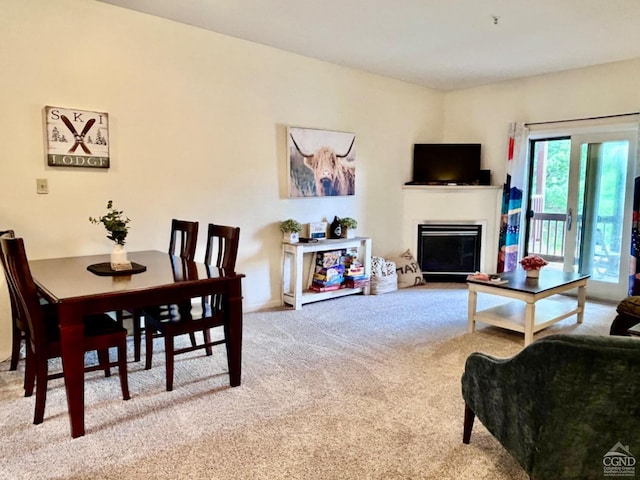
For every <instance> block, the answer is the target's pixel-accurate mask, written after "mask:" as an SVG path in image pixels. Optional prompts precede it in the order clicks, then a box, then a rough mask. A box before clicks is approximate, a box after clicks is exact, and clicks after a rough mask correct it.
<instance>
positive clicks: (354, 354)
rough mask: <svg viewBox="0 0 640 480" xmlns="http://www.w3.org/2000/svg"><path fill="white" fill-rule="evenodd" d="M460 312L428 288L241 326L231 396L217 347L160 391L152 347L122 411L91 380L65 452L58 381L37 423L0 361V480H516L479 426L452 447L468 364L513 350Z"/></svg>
mask: <svg viewBox="0 0 640 480" xmlns="http://www.w3.org/2000/svg"><path fill="white" fill-rule="evenodd" d="M479 297H480V298H479V305H480V307H484V306H487V305H490V304H493V303H496V302H497V301H500V300H499V299H498V298H496V297H491V296H485V295H480V296H479ZM466 309H467V291H466V288H465V286H464V285H461V284H431V285H430V286H426V287H414V288H411V289H406V290H401V291H398V292H395V293H390V294H385V295H379V296H369V297H364V296H351V297H345V298H341V299H335V300H330V301H326V302H319V303H315V304H310V305H305V306H304V307H303V309H302V310H300V311H292V310H288V309H276V310H273V311H268V312H260V313H251V314H246V315H245V326H244V337H245V338H244V351H243V375H242V386H240V387H237V388H229V387H228V376H227V375H226V362H225V359H224V353H223V352H224V350H223V349H218V350H217V351H216V352H215V353H214V355H213V357H210V358H207V357H204V356H202V355H201V354H199V353H194V354H193V355H192V356H191V357H188V358H187V357H185V356H184V355H183V356H182V358H181V359H180V360H179V361H178V362H177V365H176V380H175V387H174V388H175V390H174V391H173V392H166V391H165V390H164V368H163V364H164V359H163V347H162V345H161V343H158V346H157V349H156V356H155V357H154V360H155V363H154V368H153V369H152V370H150V371H145V370H144V368H143V362H140V363H130V364H129V366H130V371H129V383H130V388H131V394H132V398H131V400H129V401H127V402H124V401H122V400H121V399H120V397H119V395H120V392H119V383H118V378H117V376H115V375H114V376H112V377H111V378H103V377H101V376H100V375H99V373H97V372H94V373H93V374H91V375H90V377H89V379H88V381H87V382H86V415H85V418H86V420H85V421H86V428H87V434H86V435H85V436H84V437H81V438H78V439H73V440H72V439H71V438H70V435H69V422H68V416H67V414H66V400H65V395H64V388H63V384H62V380H55V381H53V382H51V383H50V389H49V394H48V398H47V408H46V412H45V421H44V423H43V424H42V425H37V426H36V425H33V424H32V423H31V421H32V416H33V405H34V400H33V398H24V397H23V396H22V376H23V371H22V370H18V372H9V371H8V367H9V365H8V362H4V363H1V364H0V436H1V437H2V442H0V478H2V479H5V478H6V479H41V478H47V479H125V478H126V479H132V478H136V479H138V478H139V479H182V478H184V479H229V480H232V479H233V480H237V479H318V480H319V479H358V480H361V479H385V480H389V479H456V480H463V479H469V480H472V479H473V480H478V479H486V480H503V479H504V480H507V479H509V480H514V479H526V478H527V476H526V475H525V474H524V472H523V471H522V469H521V468H520V467H519V466H518V465H517V464H516V463H515V461H514V460H513V459H512V458H511V456H510V455H509V454H508V453H506V452H505V451H504V450H503V449H502V448H501V447H500V445H499V444H498V443H497V442H496V441H495V439H494V438H493V437H492V436H491V435H490V434H489V433H488V432H487V431H486V430H485V429H484V427H483V426H482V424H480V423H479V422H476V426H475V428H474V432H473V435H472V439H471V444H470V445H463V444H462V442H461V437H462V417H463V407H464V404H463V401H462V398H461V396H460V376H461V374H462V371H463V368H464V361H465V359H466V357H467V355H468V354H469V353H471V352H473V351H484V352H487V353H491V354H495V355H498V356H510V355H512V354H514V353H517V352H518V351H519V350H521V348H522V340H523V339H522V335H520V334H516V333H510V332H506V331H503V330H500V329H497V328H494V327H488V326H480V327H479V329H478V331H477V332H475V333H473V334H468V333H467V331H466V317H467V310H466ZM614 314H615V311H614V307H613V306H611V305H605V304H600V303H589V304H588V305H587V310H586V315H585V322H584V323H583V324H582V325H578V324H576V322H575V317H572V318H569V319H566V320H564V321H562V322H560V323H559V324H557V325H555V326H553V327H551V328H549V329H547V330H545V331H544V332H543V333H541V334H539V335H538V336H540V335H547V334H551V333H572V334H603V335H604V334H607V333H608V328H609V324H610V322H611V320H612V319H613V317H614ZM179 358H180V357H179ZM23 364H24V362H21V365H23Z"/></svg>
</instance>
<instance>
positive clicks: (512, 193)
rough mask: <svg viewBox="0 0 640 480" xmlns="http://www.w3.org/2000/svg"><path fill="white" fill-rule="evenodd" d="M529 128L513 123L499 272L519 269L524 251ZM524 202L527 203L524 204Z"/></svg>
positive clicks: (504, 196)
mask: <svg viewBox="0 0 640 480" xmlns="http://www.w3.org/2000/svg"><path fill="white" fill-rule="evenodd" d="M528 137H529V129H528V128H527V127H526V126H525V125H524V124H523V123H515V122H514V123H511V124H509V135H508V149H507V163H506V168H505V172H506V175H505V177H506V178H505V182H504V187H503V193H502V215H501V219H500V239H499V241H498V265H497V269H496V271H498V272H510V271H512V270H515V269H516V267H517V266H518V261H519V260H520V252H521V251H523V250H524V243H523V242H524V241H525V239H524V236H523V235H521V233H523V232H524V226H525V221H526V215H525V213H526V212H525V211H524V210H523V208H526V199H527V190H528V188H529V187H528V185H529V178H528V175H529V168H528V163H529V162H528V153H527V152H528V148H527V147H528V145H527V143H528V142H527V139H528ZM523 202H524V204H523Z"/></svg>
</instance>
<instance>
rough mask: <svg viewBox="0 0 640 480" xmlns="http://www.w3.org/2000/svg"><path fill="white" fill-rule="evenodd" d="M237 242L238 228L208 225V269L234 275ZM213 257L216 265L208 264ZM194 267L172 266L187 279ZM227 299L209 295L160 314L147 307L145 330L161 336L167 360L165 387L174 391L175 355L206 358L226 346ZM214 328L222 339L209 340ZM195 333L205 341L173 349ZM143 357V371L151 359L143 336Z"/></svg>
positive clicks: (150, 347) (148, 341) (150, 346)
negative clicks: (219, 329) (203, 354)
mask: <svg viewBox="0 0 640 480" xmlns="http://www.w3.org/2000/svg"><path fill="white" fill-rule="evenodd" d="M239 242H240V228H239V227H226V226H222V225H214V224H209V227H208V231H207V248H206V251H205V262H206V263H207V265H208V268H220V269H223V270H224V271H225V272H234V271H235V264H236V258H237V255H238V245H239ZM214 257H215V259H216V263H215V265H211V261H212V260H213V258H214ZM194 267H195V264H193V263H192V262H188V261H186V260H183V261H182V263H181V264H180V265H176V266H175V269H174V270H175V272H176V276H177V277H184V278H187V279H188V278H190V275H197V273H196V272H192V271H191V270H190V269H192V268H194ZM225 303H226V298H225V297H224V296H223V295H211V296H207V297H202V298H201V299H200V301H199V302H192V301H191V299H186V300H185V301H184V302H181V303H179V304H174V305H171V306H170V308H169V309H168V311H167V313H168V315H166V314H161V313H160V312H159V311H158V308H157V307H156V308H146V309H145V310H144V317H145V322H146V325H147V328H151V329H153V330H154V331H155V332H158V335H159V336H162V337H164V347H165V360H166V388H167V391H171V390H173V376H174V360H175V356H176V355H179V354H182V353H187V352H192V351H194V350H198V349H204V350H205V352H206V355H207V356H209V355H211V354H212V350H211V347H213V346H215V345H221V344H225V345H226V337H227V331H226V328H227V327H226V325H225V322H224V318H225V317H224V311H225ZM215 327H223V337H222V339H219V340H215V341H212V340H211V334H210V330H211V329H212V328H215ZM195 332H203V336H204V342H203V343H201V344H194V343H193V341H192V343H191V345H190V346H187V347H183V348H175V338H176V337H178V336H180V335H185V334H189V335H190V336H191V335H193V334H194V333H195ZM192 338H193V337H192ZM145 340H146V344H145V345H146V352H145V354H146V358H145V369H147V370H148V369H150V368H151V363H152V358H153V336H152V335H149V334H148V333H147V335H146V336H145Z"/></svg>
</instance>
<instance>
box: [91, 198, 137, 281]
mask: <svg viewBox="0 0 640 480" xmlns="http://www.w3.org/2000/svg"><path fill="white" fill-rule="evenodd" d="M89 221H90V222H91V223H95V224H99V223H101V224H102V225H104V228H105V230H106V231H107V232H108V233H109V234H108V235H107V238H108V239H109V240H113V242H114V245H113V250H112V252H111V268H112V269H113V270H130V269H131V262H129V261H127V251H126V250H125V249H124V244H125V239H126V238H127V234H128V233H129V222H131V220H130V219H129V217H125V215H124V212H123V211H122V210H116V209H115V208H113V200H109V201H108V202H107V213H106V214H105V215H103V216H101V217H97V218H96V217H89Z"/></svg>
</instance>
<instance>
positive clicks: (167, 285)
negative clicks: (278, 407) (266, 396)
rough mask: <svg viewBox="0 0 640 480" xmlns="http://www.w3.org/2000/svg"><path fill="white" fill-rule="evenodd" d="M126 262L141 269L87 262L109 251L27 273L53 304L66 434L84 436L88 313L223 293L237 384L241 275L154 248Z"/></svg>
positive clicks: (47, 263) (39, 265) (45, 263)
mask: <svg viewBox="0 0 640 480" xmlns="http://www.w3.org/2000/svg"><path fill="white" fill-rule="evenodd" d="M128 256H129V260H130V261H132V262H135V263H137V264H139V265H144V266H145V267H146V271H144V272H141V273H136V274H133V275H117V276H100V275H97V274H95V273H92V272H90V271H88V270H87V267H88V266H89V265H94V264H99V263H104V262H108V261H109V255H91V256H79V257H67V258H53V259H43V260H32V261H30V262H29V266H30V268H31V273H32V275H33V278H34V280H35V283H36V285H37V286H38V289H39V291H40V293H41V294H42V296H43V297H44V298H45V299H46V300H48V301H49V302H51V303H53V304H55V305H56V306H57V308H58V314H59V325H60V340H61V344H62V364H63V371H64V384H65V389H66V394H67V405H68V409H69V420H70V423H71V436H72V437H74V438H75V437H79V436H82V435H84V433H85V428H84V353H83V351H84V350H83V341H84V340H83V321H82V317H83V316H84V315H88V314H94V313H102V312H110V311H116V310H123V309H134V308H143V307H145V306H149V305H160V304H169V303H176V302H179V301H181V300H184V299H186V298H194V297H201V296H206V295H212V294H221V295H223V296H226V299H227V302H226V305H227V307H226V309H225V316H226V318H225V322H227V326H228V330H227V352H228V353H227V355H228V360H229V383H230V385H231V386H232V387H236V386H238V385H240V377H241V363H242V282H241V280H242V278H243V277H244V275H243V274H241V273H236V272H226V271H224V270H223V269H220V268H217V267H214V266H210V265H205V264H203V263H197V262H188V261H186V260H183V259H182V258H180V257H174V256H172V255H169V254H167V253H163V252H159V251H141V252H130V253H129V255H128Z"/></svg>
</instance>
